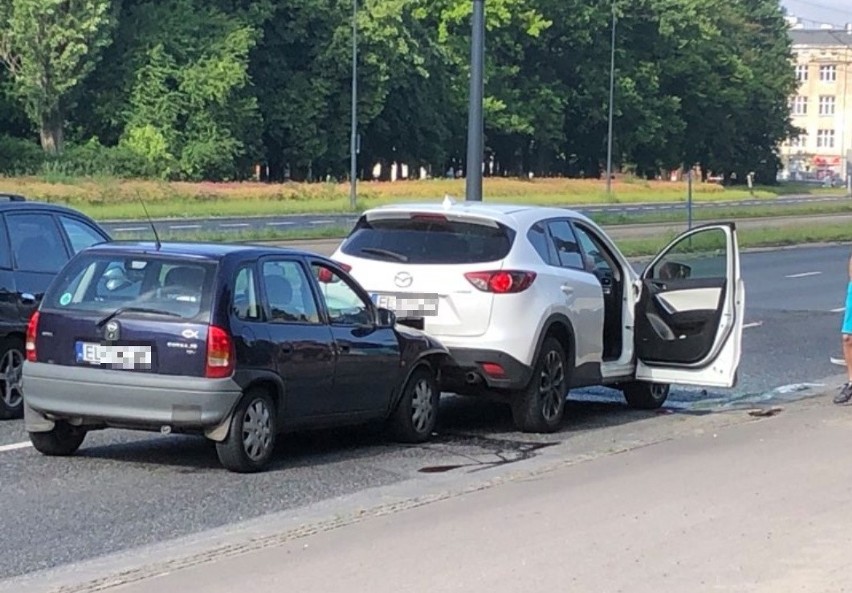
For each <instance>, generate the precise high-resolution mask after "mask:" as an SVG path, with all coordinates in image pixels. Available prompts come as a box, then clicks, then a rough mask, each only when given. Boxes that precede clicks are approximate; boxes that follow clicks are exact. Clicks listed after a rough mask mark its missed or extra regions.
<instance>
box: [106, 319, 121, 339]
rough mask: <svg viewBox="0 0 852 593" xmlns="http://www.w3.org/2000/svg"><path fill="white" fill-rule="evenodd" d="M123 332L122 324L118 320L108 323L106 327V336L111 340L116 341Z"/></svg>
mask: <svg viewBox="0 0 852 593" xmlns="http://www.w3.org/2000/svg"><path fill="white" fill-rule="evenodd" d="M120 334H121V326H119V325H118V321H110V322H109V323H107V324H106V328H104V338H106V339H107V340H110V341H115V340H117V339H118V338H119V335H120Z"/></svg>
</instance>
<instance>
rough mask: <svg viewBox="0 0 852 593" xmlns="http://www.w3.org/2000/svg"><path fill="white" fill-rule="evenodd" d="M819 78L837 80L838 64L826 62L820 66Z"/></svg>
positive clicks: (828, 80) (829, 80) (821, 79)
mask: <svg viewBox="0 0 852 593" xmlns="http://www.w3.org/2000/svg"><path fill="white" fill-rule="evenodd" d="M819 79H820V81H822V82H834V81H836V80H837V66H835V65H834V64H824V65H822V66H820V67H819Z"/></svg>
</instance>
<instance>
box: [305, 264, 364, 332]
mask: <svg viewBox="0 0 852 593" xmlns="http://www.w3.org/2000/svg"><path fill="white" fill-rule="evenodd" d="M311 267H312V268H313V273H314V277H315V278H316V279H317V282H318V283H319V286H320V291H321V293H322V298H323V300H324V301H325V306H326V309H327V310H328V316H329V321H330V322H331V323H332V325H371V324H372V323H373V321H374V320H373V317H372V315H373V313H372V309H371V307H370V305H369V304H368V303H367V302H366V301H364V300H363V299H362V298H361V297H360V296H359V295H358V293H357V292H355V290H353V288H352V287H351V286H349V284H348V283H347V282H346V281H345V280H344V279H343V278H341V277H340V275H338V273H337V272H335V271H334V270H332V269H331V268H329V267H326V266H324V265H322V264H317V263H314V264H312V266H311Z"/></svg>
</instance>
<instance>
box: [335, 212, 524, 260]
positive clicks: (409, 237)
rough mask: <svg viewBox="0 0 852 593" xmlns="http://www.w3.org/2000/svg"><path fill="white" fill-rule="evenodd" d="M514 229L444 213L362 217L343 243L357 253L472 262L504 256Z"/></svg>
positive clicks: (380, 257) (377, 257)
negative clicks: (454, 217) (442, 215)
mask: <svg viewBox="0 0 852 593" xmlns="http://www.w3.org/2000/svg"><path fill="white" fill-rule="evenodd" d="M514 238H515V232H514V231H513V230H512V229H510V228H509V227H507V226H505V225H501V224H499V223H492V225H489V224H478V223H474V222H465V221H459V220H447V219H445V218H443V217H441V216H431V215H430V216H416V215H415V216H413V217H411V218H393V219H379V220H373V221H368V220H367V219H366V218H364V217H362V218H361V219H360V220H359V221H358V223H357V224H356V225H355V228H354V229H353V230H352V232H351V233H350V234H349V237H348V238H347V239H346V240H345V241H344V243H343V245H342V246H341V250H342V251H343V253H345V254H347V255H351V256H354V257H360V258H366V259H375V260H382V261H399V262H405V263H412V264H472V263H481V262H489V261H496V260H500V259H503V258H504V257H506V255H508V253H509V250H510V249H511V248H512V241H514Z"/></svg>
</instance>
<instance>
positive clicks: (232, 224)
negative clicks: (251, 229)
mask: <svg viewBox="0 0 852 593" xmlns="http://www.w3.org/2000/svg"><path fill="white" fill-rule="evenodd" d="M219 226H220V227H222V228H223V229H234V228H237V227H246V226H251V225H250V224H249V223H247V222H226V223H223V224H220V225H219Z"/></svg>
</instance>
